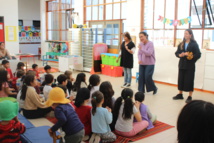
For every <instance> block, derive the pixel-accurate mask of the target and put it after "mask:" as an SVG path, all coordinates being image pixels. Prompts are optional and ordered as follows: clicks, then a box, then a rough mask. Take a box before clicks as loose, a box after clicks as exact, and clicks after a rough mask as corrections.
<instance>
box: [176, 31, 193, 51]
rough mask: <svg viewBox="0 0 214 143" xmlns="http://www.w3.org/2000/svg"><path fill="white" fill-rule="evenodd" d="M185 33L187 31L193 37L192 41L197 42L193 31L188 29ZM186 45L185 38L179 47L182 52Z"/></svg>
mask: <svg viewBox="0 0 214 143" xmlns="http://www.w3.org/2000/svg"><path fill="white" fill-rule="evenodd" d="M185 31H187V32H188V33H189V34H190V35H192V36H191V38H190V41H193V42H195V38H194V34H193V32H192V29H186V30H185ZM185 43H186V39H185V38H183V41H182V42H181V43H180V44H179V45H178V46H179V47H180V49H181V50H183V46H184V45H185Z"/></svg>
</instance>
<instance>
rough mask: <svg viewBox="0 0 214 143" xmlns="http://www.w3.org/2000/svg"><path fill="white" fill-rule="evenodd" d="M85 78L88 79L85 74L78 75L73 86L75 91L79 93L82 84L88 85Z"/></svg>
mask: <svg viewBox="0 0 214 143" xmlns="http://www.w3.org/2000/svg"><path fill="white" fill-rule="evenodd" d="M85 77H86V75H85V73H79V74H78V75H77V78H76V81H75V82H74V86H73V90H74V91H78V90H79V89H80V86H81V82H84V83H85V84H86V82H85ZM86 85H87V84H86Z"/></svg>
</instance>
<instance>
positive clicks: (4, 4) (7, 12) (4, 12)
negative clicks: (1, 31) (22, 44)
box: [0, 0, 19, 54]
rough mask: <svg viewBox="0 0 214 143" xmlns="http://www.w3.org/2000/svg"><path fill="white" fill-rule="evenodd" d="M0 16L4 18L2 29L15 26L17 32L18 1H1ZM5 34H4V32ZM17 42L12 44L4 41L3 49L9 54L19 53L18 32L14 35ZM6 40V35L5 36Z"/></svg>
mask: <svg viewBox="0 0 214 143" xmlns="http://www.w3.org/2000/svg"><path fill="white" fill-rule="evenodd" d="M0 16H4V28H5V29H6V26H16V30H17V31H18V1H17V0H1V2H0ZM5 34H6V32H5ZM16 37H17V40H16V41H13V42H9V41H5V47H6V48H7V49H8V51H9V52H10V53H11V54H16V53H18V52H19V39H18V32H17V33H16ZM5 38H6V35H5ZM5 40H6V39H5Z"/></svg>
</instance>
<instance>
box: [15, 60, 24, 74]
mask: <svg viewBox="0 0 214 143" xmlns="http://www.w3.org/2000/svg"><path fill="white" fill-rule="evenodd" d="M18 70H22V71H25V64H24V63H23V62H18V64H17V68H16V71H15V72H14V77H17V71H18Z"/></svg>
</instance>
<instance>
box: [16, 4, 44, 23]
mask: <svg viewBox="0 0 214 143" xmlns="http://www.w3.org/2000/svg"><path fill="white" fill-rule="evenodd" d="M18 6H19V8H18V11H19V19H21V20H23V25H24V26H32V25H33V20H40V0H18Z"/></svg>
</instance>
